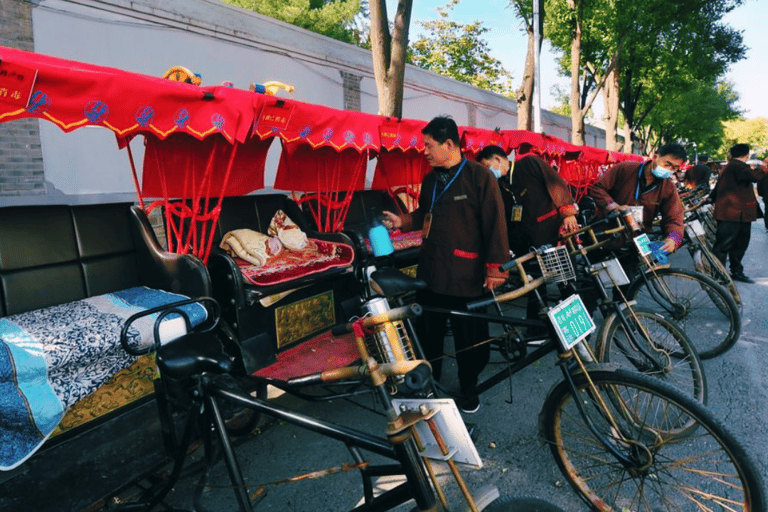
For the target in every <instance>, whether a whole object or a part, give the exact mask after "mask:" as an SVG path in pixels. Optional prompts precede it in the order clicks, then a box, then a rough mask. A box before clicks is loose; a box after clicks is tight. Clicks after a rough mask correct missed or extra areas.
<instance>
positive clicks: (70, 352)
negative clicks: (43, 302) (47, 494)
mask: <svg viewBox="0 0 768 512" xmlns="http://www.w3.org/2000/svg"><path fill="white" fill-rule="evenodd" d="M186 298H187V297H184V296H183V295H177V294H172V293H167V292H164V291H161V290H153V289H151V288H146V287H138V288H131V289H129V290H125V291H121V292H116V293H110V294H106V295H100V296H97V297H90V298H87V299H83V300H80V301H76V302H70V303H68V304H62V305H60V306H54V307H50V308H46V309H40V310H36V311H30V312H28V313H22V314H18V315H13V316H9V317H6V318H0V470H3V471H7V470H10V469H13V468H15V467H17V466H19V465H20V464H22V463H23V462H24V461H25V460H27V459H28V458H29V457H31V456H32V454H34V453H35V451H36V450H37V449H38V448H40V446H41V445H42V444H43V442H44V441H45V440H46V439H47V438H48V436H50V434H51V432H53V430H54V429H55V428H56V426H57V425H58V423H59V421H61V418H62V417H63V415H64V412H65V411H66V410H67V408H69V407H70V406H72V405H73V404H74V403H76V402H77V401H78V400H80V399H82V398H84V397H85V396H87V395H88V394H90V393H92V392H93V391H95V390H96V388H98V387H99V386H101V385H102V384H104V383H105V382H107V381H108V380H109V378H110V377H112V375H114V374H115V373H117V372H118V371H120V370H122V369H123V368H127V367H128V366H130V365H131V364H132V363H133V362H134V361H135V360H136V357H133V356H130V355H129V354H128V353H126V352H125V351H124V350H123V348H122V346H121V345H120V330H121V329H122V327H123V323H124V322H125V320H126V319H128V317H130V316H131V315H133V314H134V313H138V312H139V311H143V310H146V309H150V308H153V307H156V306H161V305H163V304H169V303H171V302H176V301H179V300H183V299H186ZM182 309H183V310H184V311H185V313H187V315H189V318H190V321H191V323H192V325H193V326H194V325H198V324H199V323H201V322H202V321H203V320H205V318H206V310H205V308H204V307H203V306H201V305H199V304H190V305H188V306H184V307H183V308H182ZM174 316H175V318H173V317H174ZM156 317H157V315H151V316H147V317H145V318H142V319H140V320H139V321H137V322H134V324H133V328H132V329H131V332H130V333H129V335H130V337H131V338H132V340H134V343H136V341H138V342H139V343H140V344H141V345H149V344H151V343H152V336H153V334H152V331H153V326H154V322H155V318H156ZM184 331H185V327H184V324H183V320H182V319H181V318H180V317H179V316H178V315H170V316H169V317H167V318H166V319H164V321H163V325H162V330H161V332H162V333H163V335H162V337H163V339H164V340H168V339H170V338H171V337H172V336H173V334H172V333H176V336H178V335H181V334H183V333H184ZM166 332H168V334H166Z"/></svg>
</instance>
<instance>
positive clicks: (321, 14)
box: [222, 0, 364, 45]
mask: <svg viewBox="0 0 768 512" xmlns="http://www.w3.org/2000/svg"><path fill="white" fill-rule="evenodd" d="M222 1H223V2H226V3H229V4H232V5H236V6H238V7H242V8H243V9H247V10H250V11H254V12H257V13H259V14H263V15H264V16H269V17H270V18H275V19H278V20H281V21H285V22H287V23H290V24H292V25H296V26H298V27H301V28H304V29H307V30H311V31H312V32H317V33H318V34H323V35H325V36H328V37H332V38H334V39H338V40H339V41H344V42H347V43H352V44H357V45H361V44H363V42H364V41H363V39H364V36H363V35H362V34H361V29H360V28H358V27H356V26H355V24H354V21H355V17H356V16H357V15H358V13H360V3H361V2H360V0H222Z"/></svg>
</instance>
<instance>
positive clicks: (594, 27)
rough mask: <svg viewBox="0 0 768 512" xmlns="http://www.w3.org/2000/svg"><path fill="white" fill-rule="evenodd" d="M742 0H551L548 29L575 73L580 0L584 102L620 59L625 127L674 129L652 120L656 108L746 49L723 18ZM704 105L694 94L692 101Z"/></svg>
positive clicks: (718, 73)
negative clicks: (574, 45) (576, 16)
mask: <svg viewBox="0 0 768 512" xmlns="http://www.w3.org/2000/svg"><path fill="white" fill-rule="evenodd" d="M742 1H743V0H590V1H588V2H587V1H585V0H547V19H546V28H545V33H546V35H547V37H549V39H550V40H551V41H552V44H553V46H555V47H557V48H559V49H561V50H562V51H563V52H564V58H563V64H564V66H563V70H562V72H563V74H566V75H570V74H571V69H570V68H569V67H568V68H567V67H566V66H565V65H566V64H567V63H570V62H571V57H572V56H571V55H570V53H569V52H570V51H571V41H572V38H573V32H574V23H575V20H574V5H578V7H579V8H580V9H581V11H580V12H581V16H582V26H581V37H582V41H581V47H580V51H581V55H580V62H581V67H580V69H579V71H578V72H579V73H582V74H583V75H582V76H581V77H580V90H579V91H578V94H579V98H578V100H579V103H580V105H581V106H582V107H583V106H584V104H585V102H586V99H587V97H588V96H589V95H590V92H591V91H592V90H593V89H594V88H595V86H596V85H597V84H600V83H601V81H602V80H603V78H604V77H605V76H606V73H607V72H608V70H609V69H610V66H611V63H612V62H615V66H616V73H617V76H618V80H617V85H618V91H617V92H618V95H617V101H618V102H619V106H620V109H621V112H622V114H623V115H624V118H625V120H626V124H627V126H626V129H625V132H631V134H632V136H633V138H637V137H638V136H640V135H641V134H642V133H644V132H647V130H648V129H650V130H652V131H655V130H658V129H661V130H662V132H663V131H667V130H666V128H664V127H659V126H658V125H656V126H651V123H649V116H650V115H651V113H652V112H654V110H656V109H659V108H661V107H662V106H663V105H665V104H666V103H665V102H668V99H669V98H677V97H681V95H682V94H683V93H684V92H685V91H687V90H690V89H691V87H698V86H699V85H700V84H710V85H711V84H712V83H714V82H715V81H716V80H718V79H720V78H721V77H722V76H723V75H724V74H725V72H726V71H727V69H728V66H729V65H730V64H731V63H734V62H737V61H738V60H740V59H742V58H743V57H744V55H745V48H744V45H743V38H742V35H741V33H740V32H738V31H736V30H734V29H733V28H731V27H728V26H726V25H724V24H723V22H722V19H723V16H725V14H727V13H728V12H730V11H731V10H733V9H734V8H735V7H736V6H738V5H740V4H741V3H742ZM700 105H701V102H693V103H691V104H690V105H689V107H690V108H691V109H696V108H698V107H699V106H700ZM724 112H725V111H724ZM657 117H659V116H657ZM726 118H727V117H726ZM726 118H721V120H722V119H726ZM656 121H658V118H657V119H656ZM713 121H714V120H713Z"/></svg>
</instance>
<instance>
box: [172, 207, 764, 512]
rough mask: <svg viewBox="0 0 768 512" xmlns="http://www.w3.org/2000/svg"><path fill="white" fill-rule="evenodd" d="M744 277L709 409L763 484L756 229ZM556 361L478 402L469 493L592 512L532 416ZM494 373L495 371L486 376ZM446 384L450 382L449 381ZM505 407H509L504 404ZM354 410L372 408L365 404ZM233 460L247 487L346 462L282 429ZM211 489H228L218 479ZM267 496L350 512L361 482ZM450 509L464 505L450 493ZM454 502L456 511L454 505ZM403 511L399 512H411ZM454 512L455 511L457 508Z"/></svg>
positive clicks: (219, 503) (218, 497)
mask: <svg viewBox="0 0 768 512" xmlns="http://www.w3.org/2000/svg"><path fill="white" fill-rule="evenodd" d="M686 258H687V256H685V255H678V256H675V259H676V260H673V262H672V263H673V264H677V265H679V266H685V265H688V262H687V261H686ZM745 271H746V273H747V274H748V275H749V276H752V277H753V278H754V279H755V280H756V281H757V284H753V285H748V284H741V283H739V284H738V286H739V290H740V291H741V294H742V297H743V299H744V311H743V330H742V335H741V338H740V340H739V341H738V342H737V344H736V345H735V347H734V348H733V349H731V350H730V351H729V352H727V353H726V354H725V355H723V356H720V357H718V358H716V359H713V360H708V361H705V362H704V364H705V370H706V376H707V379H708V384H709V406H710V407H711V408H712V409H713V410H714V411H715V412H716V414H717V416H718V417H719V418H720V419H721V420H722V421H723V422H724V423H725V424H727V425H728V427H729V428H730V429H731V431H732V432H733V433H734V434H736V436H737V437H738V438H739V439H740V440H741V442H742V443H743V444H744V445H745V446H746V448H747V451H748V452H749V453H751V454H752V455H753V457H754V460H755V462H756V464H757V465H758V467H759V469H760V471H761V473H762V474H763V475H768V449H767V448H766V447H765V441H764V439H765V435H764V433H765V432H766V431H768V378H766V377H768V370H767V369H766V366H767V364H766V363H767V362H768V315H766V312H768V235H767V234H766V233H765V230H764V228H763V224H762V221H758V222H755V223H753V227H752V242H751V244H750V248H749V251H748V252H747V255H746V258H745ZM553 362H554V356H549V357H547V358H545V359H543V360H542V361H540V362H539V364H536V365H533V366H530V367H528V368H526V369H525V370H523V371H522V372H520V373H519V374H517V375H515V376H514V377H513V379H512V381H511V383H509V384H508V383H507V382H503V383H502V384H500V385H497V386H496V387H495V388H493V389H491V390H490V391H488V392H486V393H485V394H483V395H482V397H481V409H480V411H479V412H478V413H476V414H474V415H472V416H470V417H468V418H467V419H468V421H471V422H473V423H476V424H477V425H478V426H479V428H480V431H479V437H478V440H477V443H476V445H477V449H478V452H479V453H480V455H481V457H482V458H483V461H484V463H485V467H484V468H483V469H482V470H479V471H465V474H466V476H467V478H468V481H469V483H470V486H471V488H473V489H479V488H481V487H482V486H484V485H487V484H492V485H495V486H496V487H498V489H499V490H500V492H501V493H502V494H503V495H508V494H522V495H532V496H537V497H540V498H545V499H547V500H549V501H550V502H552V503H554V504H556V505H558V506H560V507H561V508H563V509H564V510H565V511H567V512H584V511H586V510H588V508H587V507H586V506H585V505H584V504H583V503H582V502H581V501H580V500H579V498H578V497H577V496H576V495H575V494H574V493H573V491H571V489H570V487H569V486H568V484H567V483H566V482H565V480H564V478H563V477H562V476H561V474H560V472H559V471H558V469H557V467H556V465H555V463H554V461H553V459H552V456H551V454H550V453H549V450H548V448H546V447H544V446H543V445H542V444H541V443H540V441H539V438H538V425H537V422H538V414H539V411H540V409H541V405H542V403H543V401H544V397H545V396H546V394H547V391H548V390H549V389H550V387H551V386H552V385H553V384H555V383H556V382H558V381H559V380H560V379H561V374H560V370H558V369H556V368H555V367H554V366H553ZM487 371H488V372H490V371H491V370H487ZM444 373H446V374H447V376H446V377H444V378H445V379H446V380H450V378H451V372H450V371H446V372H444ZM510 397H511V402H512V403H509V401H510ZM277 400H278V401H281V402H285V401H291V402H292V403H294V404H295V406H296V407H297V408H298V409H300V410H301V411H303V412H306V413H308V414H314V415H317V416H319V417H322V418H326V419H330V420H333V421H336V422H339V423H343V424H347V425H351V426H355V427H359V428H361V429H363V430H367V431H370V432H377V433H378V432H381V431H382V429H383V425H384V419H383V418H382V417H381V416H380V415H378V414H375V413H373V412H370V411H368V410H366V409H364V408H361V407H359V406H357V405H355V404H353V403H351V402H349V401H346V400H335V401H333V402H330V403H319V404H318V403H309V404H308V403H305V402H297V401H295V400H294V399H288V398H286V397H285V396H283V397H279V398H277ZM360 403H361V404H362V405H364V406H371V405H372V403H371V401H370V400H366V399H362V400H360ZM237 453H238V456H239V457H240V460H241V463H242V464H243V468H244V472H245V474H246V476H247V479H248V482H249V485H251V486H254V485H255V484H257V483H259V484H264V483H270V482H276V481H279V480H281V479H284V478H288V477H291V476H294V475H296V474H302V473H305V472H309V471H316V470H319V469H324V468H330V467H336V466H340V465H341V464H344V463H347V462H350V457H349V455H348V452H347V450H346V449H345V447H344V446H343V445H342V444H341V443H339V442H336V441H330V440H327V439H325V438H322V437H319V436H317V435H314V434H311V433H307V432H305V431H302V430H299V429H296V428H294V427H292V426H291V425H287V424H272V425H271V426H270V427H269V428H266V429H264V431H263V432H262V433H260V434H259V435H258V436H255V437H253V438H251V439H249V440H248V441H247V442H244V443H242V444H240V445H239V446H238V448H237ZM219 473H220V474H218V475H217V476H216V477H215V479H214V482H216V483H217V484H220V485H222V486H224V487H225V486H226V476H225V475H224V474H223V472H222V471H220V472H219ZM193 484H194V481H193V480H192V479H185V480H183V481H182V482H181V483H180V484H179V486H178V487H177V488H176V489H175V490H174V493H173V494H172V496H171V498H170V499H169V503H172V504H174V505H176V506H179V507H181V506H184V507H188V508H191V506H190V503H191V495H192V488H193ZM268 489H269V491H268V496H267V498H266V499H265V501H264V502H263V503H262V505H261V507H260V508H259V510H267V511H279V512H319V511H329V512H331V511H333V512H336V511H339V510H347V509H349V508H351V507H352V506H353V505H354V504H355V503H357V502H358V500H359V499H360V496H361V488H360V484H359V477H358V476H357V475H356V474H355V473H354V472H353V473H341V474H335V475H332V476H326V477H324V478H322V479H319V480H308V481H304V482H301V483H298V484H297V483H292V484H287V485H283V484H274V485H268ZM451 493H452V494H451V495H452V496H453V498H454V499H456V500H460V498H459V497H458V495H457V494H456V490H455V489H453V488H452V489H451ZM209 495H210V498H209V499H206V501H205V503H207V504H209V506H210V508H211V510H226V509H234V507H228V508H227V507H226V506H225V505H224V503H225V496H228V491H226V489H216V488H214V489H213V490H211V491H210V493H209ZM459 502H460V501H457V503H459ZM410 509H411V507H407V506H403V507H401V508H400V509H398V510H403V511H406V510H410ZM456 510H460V509H459V508H457V509H456Z"/></svg>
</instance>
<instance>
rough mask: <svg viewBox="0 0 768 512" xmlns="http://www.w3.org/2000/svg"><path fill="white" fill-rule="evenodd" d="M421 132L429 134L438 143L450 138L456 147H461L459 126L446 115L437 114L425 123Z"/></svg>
mask: <svg viewBox="0 0 768 512" xmlns="http://www.w3.org/2000/svg"><path fill="white" fill-rule="evenodd" d="M421 133H422V134H424V135H429V136H430V137H432V138H433V139H435V141H437V142H438V143H439V144H443V143H445V141H447V140H452V141H453V142H454V144H456V146H457V147H461V140H459V127H458V126H456V121H454V120H453V119H451V118H450V117H448V116H438V117H436V118H434V119H432V120H431V121H430V122H428V123H427V126H425V127H424V128H423V129H422V130H421Z"/></svg>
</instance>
